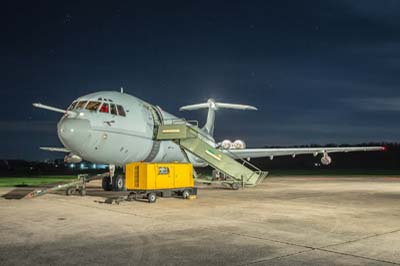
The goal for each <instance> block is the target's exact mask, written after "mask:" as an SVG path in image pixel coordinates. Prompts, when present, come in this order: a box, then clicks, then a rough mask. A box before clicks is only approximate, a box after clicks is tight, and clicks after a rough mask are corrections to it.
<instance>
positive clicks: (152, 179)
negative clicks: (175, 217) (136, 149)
mask: <svg viewBox="0 0 400 266" xmlns="http://www.w3.org/2000/svg"><path fill="white" fill-rule="evenodd" d="M125 186H126V189H127V190H128V191H130V194H129V196H128V198H129V199H133V198H135V199H138V198H147V199H148V200H149V202H150V203H153V202H155V201H156V199H157V196H161V197H170V196H173V195H178V196H182V197H183V198H185V199H186V198H189V197H190V196H191V195H196V194H197V188H195V187H194V179H193V166H192V164H190V163H146V162H138V163H130V164H127V165H126V166H125Z"/></svg>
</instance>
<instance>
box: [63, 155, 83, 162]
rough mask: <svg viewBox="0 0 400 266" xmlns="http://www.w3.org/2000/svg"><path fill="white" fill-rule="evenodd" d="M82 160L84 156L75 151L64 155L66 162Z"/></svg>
mask: <svg viewBox="0 0 400 266" xmlns="http://www.w3.org/2000/svg"><path fill="white" fill-rule="evenodd" d="M80 162H82V157H80V156H78V155H76V154H73V153H70V154H68V155H65V157H64V163H80Z"/></svg>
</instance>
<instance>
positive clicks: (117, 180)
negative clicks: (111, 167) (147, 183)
mask: <svg viewBox="0 0 400 266" xmlns="http://www.w3.org/2000/svg"><path fill="white" fill-rule="evenodd" d="M112 188H113V190H114V191H124V190H125V178H124V177H123V176H122V175H117V176H114V178H113V184H112Z"/></svg>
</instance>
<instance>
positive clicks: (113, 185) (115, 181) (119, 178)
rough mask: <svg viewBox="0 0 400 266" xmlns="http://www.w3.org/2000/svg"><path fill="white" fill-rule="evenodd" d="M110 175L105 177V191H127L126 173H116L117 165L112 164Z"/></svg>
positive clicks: (103, 182)
mask: <svg viewBox="0 0 400 266" xmlns="http://www.w3.org/2000/svg"><path fill="white" fill-rule="evenodd" d="M109 169H110V175H109V176H105V177H103V179H102V181H101V187H102V188H103V190H104V191H125V177H124V175H115V165H110V166H109Z"/></svg>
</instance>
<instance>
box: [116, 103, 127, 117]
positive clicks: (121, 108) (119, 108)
mask: <svg viewBox="0 0 400 266" xmlns="http://www.w3.org/2000/svg"><path fill="white" fill-rule="evenodd" d="M117 109H118V114H119V115H120V116H126V114H125V110H124V107H122V106H121V105H117Z"/></svg>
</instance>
